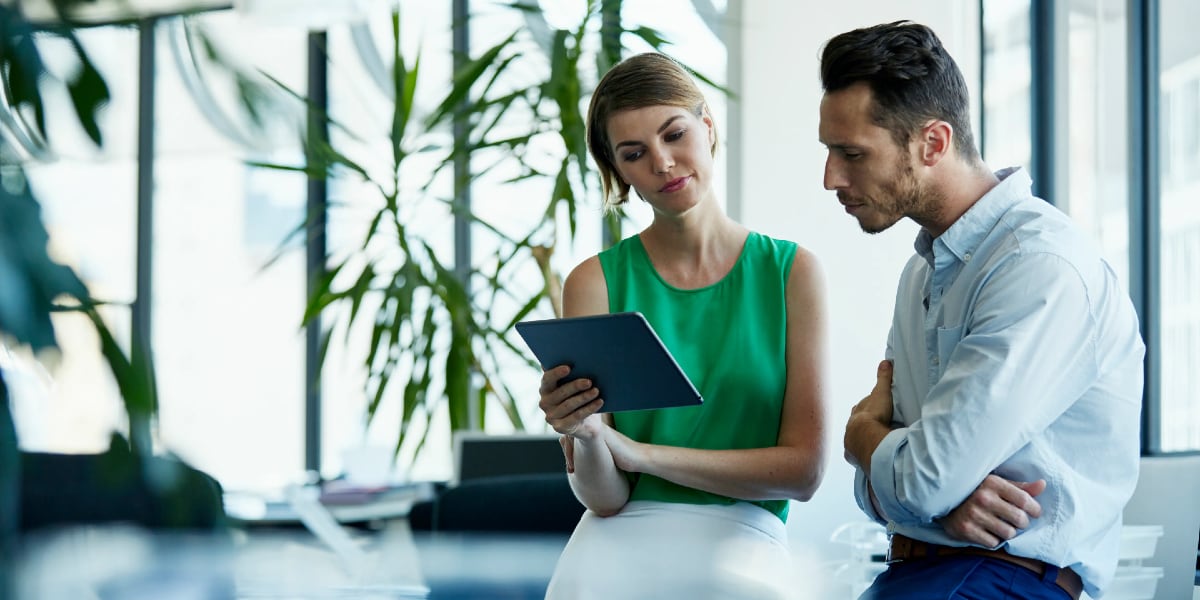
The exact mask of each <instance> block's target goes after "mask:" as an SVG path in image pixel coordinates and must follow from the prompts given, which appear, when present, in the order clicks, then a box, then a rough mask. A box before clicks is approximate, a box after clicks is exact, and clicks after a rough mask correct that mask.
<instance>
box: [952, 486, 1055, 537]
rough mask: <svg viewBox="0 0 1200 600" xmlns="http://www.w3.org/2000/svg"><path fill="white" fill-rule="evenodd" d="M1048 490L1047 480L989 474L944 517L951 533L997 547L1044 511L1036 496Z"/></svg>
mask: <svg viewBox="0 0 1200 600" xmlns="http://www.w3.org/2000/svg"><path fill="white" fill-rule="evenodd" d="M1045 490H1046V481H1045V480H1044V479H1039V480H1037V481H1033V482H1028V483H1027V482H1023V481H1009V480H1007V479H1004V478H1003V477H999V476H997V475H988V476H987V478H986V479H984V480H983V483H981V484H979V487H978V488H976V489H975V491H974V492H972V493H971V495H970V496H969V497H967V499H966V500H964V501H963V503H962V504H960V505H958V507H956V508H955V509H954V510H952V511H950V514H948V515H946V516H945V517H943V518H942V519H941V523H942V527H943V528H945V530H946V533H948V534H950V536H951V537H953V538H955V539H958V540H962V541H964V542H970V543H972V544H978V545H980V546H983V547H985V548H995V547H997V546H999V545H1000V544H1003V543H1004V542H1006V541H1008V540H1011V539H1013V538H1014V537H1016V536H1017V533H1019V532H1020V530H1022V529H1026V528H1028V527H1029V520H1030V519H1036V518H1038V517H1040V516H1041V515H1042V505H1040V504H1038V502H1037V500H1034V497H1035V496H1037V495H1039V494H1041V493H1042V492H1044V491H1045Z"/></svg>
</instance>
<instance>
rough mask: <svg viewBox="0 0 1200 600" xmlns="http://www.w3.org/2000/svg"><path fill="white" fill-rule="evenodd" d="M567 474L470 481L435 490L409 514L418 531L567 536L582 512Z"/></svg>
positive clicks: (411, 525)
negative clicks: (432, 497)
mask: <svg viewBox="0 0 1200 600" xmlns="http://www.w3.org/2000/svg"><path fill="white" fill-rule="evenodd" d="M583 511H584V508H583V505H582V504H580V503H579V500H577V499H576V498H575V494H574V492H572V491H571V485H570V483H568V481H567V474H566V473H565V472H562V471H559V472H557V473H535V474H523V475H506V476H502V477H485V478H480V479H471V480H468V481H464V482H462V483H459V484H458V485H455V486H452V487H445V488H443V489H441V490H439V491H438V492H437V495H436V497H435V498H434V499H433V500H429V501H425V502H420V503H417V504H416V505H414V506H413V508H412V511H411V512H410V513H409V517H408V521H409V526H410V527H411V528H412V529H413V530H414V531H432V532H442V531H444V532H467V533H515V534H556V533H557V534H569V533H571V531H573V530H574V529H575V525H576V524H577V523H578V522H579V517H580V516H582V515H583Z"/></svg>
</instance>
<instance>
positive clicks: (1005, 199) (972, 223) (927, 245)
mask: <svg viewBox="0 0 1200 600" xmlns="http://www.w3.org/2000/svg"><path fill="white" fill-rule="evenodd" d="M996 177H997V178H998V179H999V180H1000V183H998V184H996V186H995V187H993V188H992V189H990V190H988V192H987V193H986V194H984V195H983V197H982V198H980V199H979V200H978V201H977V202H975V204H973V205H972V206H971V208H968V209H967V212H965V213H963V215H962V216H961V217H959V218H958V220H957V221H955V222H954V223H953V224H952V225H950V228H949V229H947V230H946V231H945V232H944V233H942V235H940V236H938V237H937V238H934V237H933V236H931V235H930V234H929V232H928V231H926V230H925V229H921V231H920V232H919V233H917V239H916V241H915V242H913V247H914V248H915V249H916V251H917V254H920V255H921V256H922V257H924V258H925V260H926V261H927V262H928V263H929V264H931V265H932V264H934V256H933V244H934V242H940V243H941V244H942V246H944V247H945V248H946V250H948V251H949V252H950V253H951V254H952V255H954V257H955V258H957V259H958V260H960V261H961V260H964V259H966V258H967V257H969V255H970V254H971V253H972V252H974V251H975V249H976V248H978V247H979V244H980V243H982V242H983V239H984V238H985V237H987V235H988V233H989V232H991V230H992V229H993V228H994V227H995V226H996V223H998V222H999V221H1000V217H1002V216H1003V215H1004V213H1006V212H1008V209H1010V208H1012V206H1013V205H1014V204H1016V203H1017V202H1019V201H1020V200H1021V199H1022V198H1028V197H1029V196H1030V195H1031V194H1032V191H1031V190H1032V188H1033V180H1032V179H1030V178H1029V173H1027V172H1026V171H1025V169H1022V168H1021V167H1008V168H1006V169H1000V170H999V171H996Z"/></svg>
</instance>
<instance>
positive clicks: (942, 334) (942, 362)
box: [934, 325, 963, 378]
mask: <svg viewBox="0 0 1200 600" xmlns="http://www.w3.org/2000/svg"><path fill="white" fill-rule="evenodd" d="M962 333H963V327H962V325H959V326H958V327H938V329H937V354H935V355H934V365H935V366H936V367H937V368H936V370H937V374H938V377H939V378H940V377H941V375H942V373H943V372H945V370H946V365H947V364H949V363H950V356H951V355H952V354H954V349H955V348H957V347H958V342H960V341H961V340H962Z"/></svg>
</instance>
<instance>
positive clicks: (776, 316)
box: [600, 233, 796, 522]
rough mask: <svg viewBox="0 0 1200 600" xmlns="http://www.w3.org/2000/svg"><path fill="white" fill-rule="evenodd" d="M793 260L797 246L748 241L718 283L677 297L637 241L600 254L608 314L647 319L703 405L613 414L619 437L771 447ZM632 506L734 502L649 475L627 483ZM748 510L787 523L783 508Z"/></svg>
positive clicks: (782, 379)
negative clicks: (639, 502) (637, 314)
mask: <svg viewBox="0 0 1200 600" xmlns="http://www.w3.org/2000/svg"><path fill="white" fill-rule="evenodd" d="M795 255H796V244H794V243H792V242H785V241H780V240H775V239H772V238H769V237H767V236H765V235H761V234H758V233H751V234H750V235H749V237H748V238H747V239H746V244H745V246H744V247H743V248H742V254H741V256H740V257H739V258H738V261H737V263H735V264H734V266H733V269H732V270H730V272H729V274H727V275H726V276H725V277H724V278H723V279H721V280H720V281H718V282H717V283H715V284H713V285H710V286H708V287H704V288H700V289H695V290H682V289H679V288H676V287H672V286H671V285H670V284H668V283H667V282H665V281H663V280H662V278H661V277H659V275H658V272H657V271H655V270H654V267H653V265H651V263H650V257H649V256H648V255H647V254H646V249H645V247H644V246H642V241H641V238H640V237H638V236H633V237H630V238H626V239H625V240H622V241H621V242H619V243H618V244H617V245H615V246H613V247H612V248H609V249H608V250H605V251H603V252H601V253H600V266H601V267H602V268H603V270H604V279H605V281H606V282H607V284H608V308H609V312H614V313H616V312H631V311H637V312H641V313H642V314H643V315H645V317H646V320H648V321H649V322H650V324H651V325H652V326H653V327H654V331H655V332H657V333H658V335H659V337H661V338H662V340H663V343H664V344H666V346H667V348H669V349H670V350H671V354H673V355H674V356H675V360H676V361H678V362H679V365H680V366H681V367H683V370H684V372H685V373H687V376H688V378H689V379H691V380H692V383H693V384H694V385H695V386H696V389H698V390H699V391H700V395H701V396H702V397H703V398H704V403H703V404H701V405H699V406H689V407H679V408H669V409H661V410H643V411H630V412H620V413H613V418H614V421H615V424H616V428H617V431H620V432H621V433H623V434H625V435H627V436H629V438H631V439H633V440H637V441H639V442H646V443H651V444H660V445H664V446H684V447H689V448H700V449H706V450H727V449H743V448H764V447H768V446H774V445H775V444H776V443H777V441H778V438H779V420H780V414H781V413H782V411H783V397H784V388H785V386H786V384H787V365H786V363H785V357H786V338H787V303H786V289H787V278H788V273H789V272H790V271H791V267H792V260H793V258H794V257H795ZM629 499H630V500H658V501H662V502H683V503H689V504H732V503H734V502H737V501H738V500H737V499H734V498H728V497H725V496H718V495H716V494H711V493H708V492H704V491H701V490H697V489H693V488H688V487H684V486H681V485H678V484H675V483H671V482H670V481H667V480H665V479H661V478H659V477H654V476H652V475H647V474H641V475H640V476H639V477H636V479H635V480H634V481H633V490H632V494H631V496H630V498H629ZM754 504H757V505H759V506H761V507H763V508H765V509H767V510H768V511H771V512H772V513H774V514H775V515H777V516H778V517H779V519H780V520H782V521H785V522H786V521H787V512H788V502H787V500H768V501H757V502H754Z"/></svg>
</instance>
